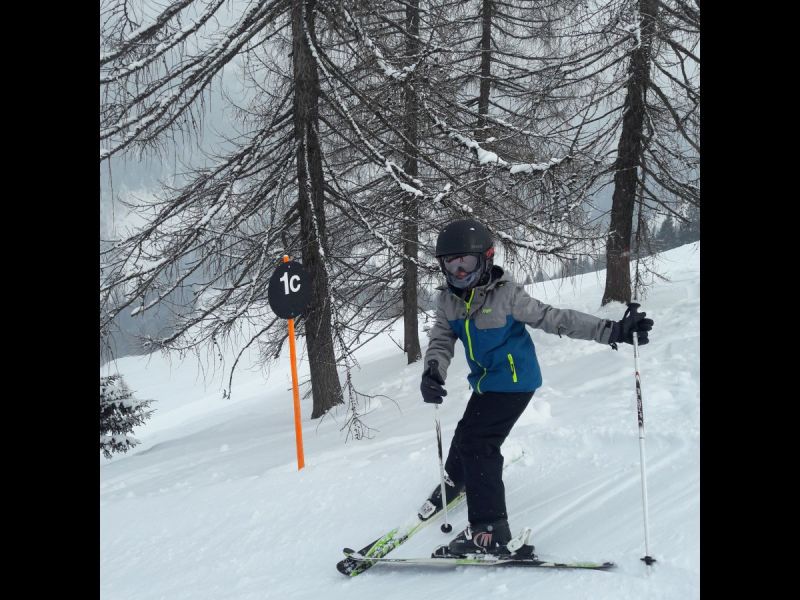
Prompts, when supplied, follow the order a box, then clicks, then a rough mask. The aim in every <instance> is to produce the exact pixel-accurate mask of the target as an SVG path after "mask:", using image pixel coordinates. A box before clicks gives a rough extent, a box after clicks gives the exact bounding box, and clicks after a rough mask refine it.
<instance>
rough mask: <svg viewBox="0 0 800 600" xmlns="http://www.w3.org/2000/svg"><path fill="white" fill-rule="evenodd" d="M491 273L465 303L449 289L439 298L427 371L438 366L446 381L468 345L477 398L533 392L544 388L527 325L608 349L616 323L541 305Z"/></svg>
mask: <svg viewBox="0 0 800 600" xmlns="http://www.w3.org/2000/svg"><path fill="white" fill-rule="evenodd" d="M492 269H493V270H492V277H491V280H490V282H489V283H487V284H485V285H482V286H478V287H476V288H473V289H472V290H470V291H469V292H467V294H466V297H465V298H462V297H461V296H459V295H457V294H456V293H455V292H454V291H453V290H452V289H451V288H449V287H446V288H442V291H441V292H440V294H439V297H438V299H437V308H436V323H435V324H434V326H433V328H432V329H431V331H430V334H429V335H430V343H429V345H428V350H427V351H426V353H425V365H427V364H428V361H430V360H436V361H438V362H439V373H440V374H441V375H442V378H443V379H446V378H447V368H448V367H449V365H450V361H451V359H452V358H453V351H454V349H455V342H456V339H460V340H461V341H462V342H463V344H464V349H465V351H466V354H467V363H468V364H469V368H470V374H469V375H468V377H467V379H468V380H469V384H470V386H471V387H472V389H473V390H475V391H476V392H478V393H479V394H481V393H483V392H488V391H491V392H532V391H535V390H536V389H537V388H539V387H540V386H541V385H542V372H541V369H540V368H539V361H538V360H537V358H536V348H535V347H534V345H533V340H532V339H531V336H530V334H529V333H528V331H527V330H526V329H525V325H526V324H527V325H530V326H531V327H534V328H536V329H541V330H543V331H546V332H547V333H557V334H559V335H566V336H567V337H570V338H574V339H579V340H594V341H596V342H599V343H601V344H607V343H608V340H609V338H610V336H611V329H612V325H613V321H609V320H607V319H601V318H599V317H595V316H593V315H589V314H586V313H582V312H578V311H576V310H568V309H558V308H553V307H552V306H549V305H547V304H544V303H542V302H539V301H538V300H536V299H535V298H532V297H531V296H529V295H528V293H527V292H525V290H524V289H523V287H522V286H521V285H520V284H518V283H515V282H514V281H513V280H511V279H510V278H509V277H508V276H506V275H505V274H504V273H503V270H502V269H501V268H500V267H498V266H496V265H495V266H494V267H492Z"/></svg>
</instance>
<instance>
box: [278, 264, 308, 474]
mask: <svg viewBox="0 0 800 600" xmlns="http://www.w3.org/2000/svg"><path fill="white" fill-rule="evenodd" d="M283 262H285V263H286V262H289V256H288V255H286V254H284V255H283ZM289 355H290V357H291V360H292V393H293V395H294V437H295V442H296V443H297V470H298V471H299V470H300V469H302V468H303V467H304V466H305V458H304V457H303V427H302V424H301V422H300V387H299V383H298V381H297V351H296V350H295V346H294V319H289Z"/></svg>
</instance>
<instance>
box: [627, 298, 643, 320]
mask: <svg viewBox="0 0 800 600" xmlns="http://www.w3.org/2000/svg"><path fill="white" fill-rule="evenodd" d="M640 306H641V304H639V303H638V302H628V308H627V310H626V311H625V314H624V315H622V318H623V319H625V318H627V317H628V315H631V316H633V315H636V314H637V313H638V312H639V311H638V310H637V309H638V308H639V307H640Z"/></svg>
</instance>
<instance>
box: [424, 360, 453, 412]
mask: <svg viewBox="0 0 800 600" xmlns="http://www.w3.org/2000/svg"><path fill="white" fill-rule="evenodd" d="M443 385H444V379H442V376H441V375H440V374H439V362H438V361H435V360H431V361H428V368H427V369H425V370H424V371H423V372H422V383H421V384H420V386H419V389H420V391H421V392H422V399H423V400H424V401H425V402H429V403H431V404H441V403H442V396H447V390H446V389H444V388H443V387H442V386H443Z"/></svg>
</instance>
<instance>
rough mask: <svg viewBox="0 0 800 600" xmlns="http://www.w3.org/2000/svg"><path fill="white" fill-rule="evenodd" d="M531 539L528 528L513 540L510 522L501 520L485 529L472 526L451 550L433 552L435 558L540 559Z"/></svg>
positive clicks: (486, 526)
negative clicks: (493, 557) (537, 557)
mask: <svg viewBox="0 0 800 600" xmlns="http://www.w3.org/2000/svg"><path fill="white" fill-rule="evenodd" d="M530 535H531V529H530V527H526V528H525V529H523V530H522V532H521V533H520V534H519V535H518V536H517V537H514V538H512V537H511V531H510V529H509V527H508V521H506V520H505V519H501V520H498V521H495V522H493V523H487V524H484V525H475V526H473V525H468V526H467V528H466V529H465V530H464V531H462V532H461V533H459V534H458V536H456V538H455V539H454V540H453V541H452V542H450V544H449V545H447V546H439V547H438V548H436V550H434V551H433V554H432V555H431V557H432V558H452V557H460V558H463V557H466V556H469V555H473V556H474V555H476V554H483V555H487V554H488V555H492V556H500V557H513V558H532V559H533V558H536V555H535V554H534V553H533V551H534V550H535V548H534V547H533V545H529V544H528V539H529V538H530Z"/></svg>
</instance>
